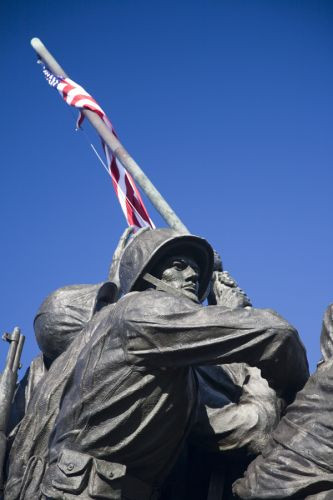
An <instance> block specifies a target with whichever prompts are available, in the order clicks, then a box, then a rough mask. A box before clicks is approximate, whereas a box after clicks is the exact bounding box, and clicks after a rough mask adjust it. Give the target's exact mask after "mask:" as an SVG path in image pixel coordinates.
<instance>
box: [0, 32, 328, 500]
mask: <svg viewBox="0 0 333 500" xmlns="http://www.w3.org/2000/svg"><path fill="white" fill-rule="evenodd" d="M31 43H32V46H33V48H34V49H35V51H36V52H37V54H38V56H39V59H40V62H41V63H42V65H43V73H44V75H45V77H46V79H47V81H48V83H49V84H50V85H51V86H52V87H54V88H55V89H57V90H58V91H59V92H60V94H61V95H62V97H63V98H64V99H65V101H66V102H67V103H68V104H69V105H72V106H75V107H77V108H78V109H79V111H80V116H79V120H78V126H80V124H81V122H82V120H83V119H84V118H87V119H88V120H90V122H91V123H92V125H93V126H94V127H95V128H96V130H97V132H98V134H99V136H100V138H101V140H102V145H103V149H104V152H105V157H106V165H105V167H106V168H107V170H108V171H109V173H110V175H111V177H112V182H113V185H114V187H115V190H116V192H117V195H118V198H119V201H120V203H121V206H122V208H123V211H124V213H125V216H126V219H127V222H128V225H129V227H128V228H127V229H126V230H125V231H124V233H123V235H122V236H121V237H120V240H119V243H118V246H117V248H116V249H115V252H114V256H113V259H112V262H111V266H110V270H109V277H108V280H107V281H105V282H103V283H98V284H93V285H83V284H78V285H72V286H66V287H63V288H60V289H57V290H56V291H54V292H53V293H51V294H50V295H49V296H48V297H46V299H45V300H44V301H43V303H42V304H41V306H40V308H39V310H38V311H37V313H36V316H35V319H34V330H35V335H36V339H37V342H38V345H39V347H40V351H41V352H40V355H39V356H37V357H36V358H35V359H34V360H33V361H32V363H31V365H30V367H29V369H28V370H27V372H26V373H25V375H24V376H23V378H22V380H21V381H20V382H19V383H18V382H17V371H18V368H19V360H20V354H21V351H22V347H23V341H24V337H23V336H22V335H21V334H20V331H19V329H18V328H16V329H14V331H13V333H12V334H5V340H8V341H9V343H10V346H9V349H8V356H7V361H6V366H5V368H4V370H3V372H2V376H1V381H0V382H1V386H0V401H1V405H0V431H1V432H0V437H1V440H0V447H1V448H0V468H1V492H2V493H1V495H2V497H3V498H5V499H6V500H7V499H8V500H19V499H20V500H31V499H66V500H67V499H76V498H81V499H124V500H149V499H151V500H152V499H155V500H157V499H160V500H206V499H207V500H222V499H223V500H228V499H231V498H242V499H287V498H288V499H289V498H290V499H291V498H297V499H333V424H332V423H331V422H332V415H333V413H332V409H333V361H332V359H333V306H330V307H329V308H328V309H327V311H326V313H325V316H324V321H323V328H322V334H321V351H322V359H321V361H320V362H319V364H318V368H317V370H316V372H315V373H314V374H313V375H312V376H309V371H308V363H307V358H306V353H305V349H304V347H303V344H302V342H301V340H300V338H299V336H298V333H297V332H296V330H295V329H294V328H293V327H292V326H291V325H290V324H289V323H288V322H287V321H286V320H285V319H284V318H282V317H281V316H280V315H279V314H278V313H277V312H275V311H272V310H270V309H256V308H254V307H252V304H251V302H250V300H249V298H248V297H247V295H246V294H245V292H243V291H242V290H241V289H240V288H239V287H238V285H237V283H236V282H235V280H234V279H233V278H232V277H231V276H230V274H229V273H228V272H226V271H224V270H223V268H222V260H221V258H220V256H219V254H218V251H216V250H215V249H214V250H213V248H212V247H211V245H210V244H209V243H208V242H207V241H206V240H205V239H203V238H201V237H198V236H194V235H192V234H190V233H189V231H188V230H187V228H186V227H185V226H184V224H183V223H182V222H181V221H180V219H179V218H178V217H177V216H176V214H175V213H174V212H173V210H172V209H171V207H170V206H169V205H168V204H167V203H166V201H165V200H164V199H163V198H162V196H161V195H160V193H159V192H158V191H157V190H156V189H155V187H154V186H153V185H152V183H151V182H150V181H149V179H147V177H146V176H145V175H144V173H143V172H142V170H141V169H140V168H139V167H138V165H137V164H136V163H135V161H134V160H133V159H132V158H131V157H130V155H129V154H128V153H127V151H126V150H125V149H124V148H123V146H122V145H121V143H120V142H119V140H118V138H117V136H116V134H115V132H114V129H113V128H112V125H111V123H110V121H109V120H108V118H107V116H106V115H105V113H104V111H103V109H102V108H101V107H100V106H99V105H98V104H97V102H96V101H95V100H94V99H93V98H92V97H91V96H90V95H89V94H88V93H87V92H86V91H85V90H84V89H83V88H82V87H80V86H79V85H78V84H77V83H75V82H74V81H72V80H71V79H69V78H68V76H67V75H66V73H65V72H64V70H63V69H62V68H61V66H59V64H58V63H57V62H56V60H55V59H54V58H53V57H52V55H51V54H50V53H49V52H48V51H47V49H46V48H45V46H44V45H43V44H42V43H41V41H40V40H38V39H36V38H35V39H33V40H32V42H31ZM135 182H137V184H138V185H139V186H140V187H141V188H142V190H143V191H144V192H145V194H146V195H147V196H148V197H149V199H150V200H151V201H152V203H153V204H154V206H155V207H156V208H157V210H158V211H159V212H160V213H161V215H162V216H163V217H164V219H165V221H166V223H167V225H168V226H169V227H168V228H162V229H157V228H155V227H154V224H153V223H152V221H151V219H150V217H149V215H148V213H147V211H146V209H145V207H144V204H143V202H142V199H141V197H140V194H139V191H138V189H137V188H136V185H135Z"/></svg>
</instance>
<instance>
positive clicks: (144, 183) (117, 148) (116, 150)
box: [31, 38, 189, 233]
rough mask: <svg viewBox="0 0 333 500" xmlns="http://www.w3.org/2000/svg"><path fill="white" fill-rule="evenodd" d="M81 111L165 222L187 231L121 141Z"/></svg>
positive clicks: (47, 58)
mask: <svg viewBox="0 0 333 500" xmlns="http://www.w3.org/2000/svg"><path fill="white" fill-rule="evenodd" d="M31 45H32V47H33V49H34V50H35V51H36V52H37V54H38V56H39V57H40V58H41V59H42V61H43V62H44V63H45V65H46V66H48V68H49V69H50V70H51V71H52V73H53V74H54V75H56V76H62V77H64V78H68V75H67V74H66V73H65V71H64V70H63V69H62V67H61V66H60V65H59V64H58V62H57V61H56V60H55V58H54V57H53V56H52V54H50V52H49V51H48V50H47V48H46V47H45V45H44V44H43V43H42V42H41V41H40V40H39V38H33V39H32V40H31ZM82 113H83V115H84V116H85V117H87V118H88V120H89V121H90V123H91V124H92V125H93V127H95V129H96V131H97V132H98V134H99V135H100V136H101V138H102V139H103V141H104V142H105V143H106V144H107V145H108V146H109V148H110V149H111V150H112V152H113V154H114V155H115V156H116V157H117V158H118V159H119V161H120V162H121V163H122V165H123V166H124V167H125V168H126V170H127V171H128V172H129V173H130V174H131V175H132V176H133V177H134V179H135V180H136V182H137V183H138V184H139V185H140V187H141V189H142V190H143V191H144V192H145V194H146V195H147V196H148V198H149V199H150V201H151V202H152V204H153V205H154V207H155V208H156V210H158V212H159V213H160V214H161V216H162V217H163V218H164V220H165V221H166V223H167V224H168V225H169V226H170V227H172V228H173V229H176V230H178V231H180V232H182V233H189V230H188V229H187V227H186V226H185V225H184V224H183V223H182V221H181V220H180V219H179V217H178V216H177V215H176V214H175V212H174V211H173V210H172V208H171V207H170V205H169V204H168V203H167V202H166V201H165V199H164V198H163V196H162V195H161V193H160V192H159V191H158V190H157V189H156V188H155V186H154V185H153V184H152V183H151V181H150V180H149V179H148V177H147V176H146V174H145V173H144V172H143V171H142V170H141V168H140V167H139V165H138V164H137V163H136V161H135V160H134V159H133V158H132V157H131V156H130V155H129V153H128V152H127V151H126V149H125V148H124V147H123V145H122V144H121V142H120V141H119V140H118V139H117V137H115V136H114V135H113V133H112V132H111V131H110V130H109V129H108V128H107V126H106V125H105V124H104V122H103V120H102V119H101V118H100V117H99V116H98V115H97V113H94V111H90V110H89V109H82Z"/></svg>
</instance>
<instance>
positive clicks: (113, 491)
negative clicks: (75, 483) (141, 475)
mask: <svg viewBox="0 0 333 500" xmlns="http://www.w3.org/2000/svg"><path fill="white" fill-rule="evenodd" d="M125 476H126V466H125V465H122V464H118V463H115V462H106V461H105V460H98V459H96V458H95V459H93V463H92V468H91V474H90V480H89V488H88V490H89V495H90V496H91V498H98V499H105V500H121V492H122V487H123V482H124V478H125Z"/></svg>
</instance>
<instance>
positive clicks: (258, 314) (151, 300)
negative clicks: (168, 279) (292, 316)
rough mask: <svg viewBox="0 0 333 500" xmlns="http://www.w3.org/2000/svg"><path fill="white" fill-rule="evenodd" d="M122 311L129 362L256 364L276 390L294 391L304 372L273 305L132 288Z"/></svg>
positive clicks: (296, 345) (299, 347)
mask: <svg viewBox="0 0 333 500" xmlns="http://www.w3.org/2000/svg"><path fill="white" fill-rule="evenodd" d="M123 311H124V313H123V322H122V324H123V327H125V332H124V333H125V336H126V351H127V355H128V357H129V361H130V362H131V363H134V364H137V365H145V366H150V367H152V368H153V367H162V366H164V367H176V366H178V367H179V366H189V365H204V364H218V363H233V362H246V363H248V364H250V365H252V366H257V367H258V368H260V369H261V370H262V373H263V376H264V377H265V378H266V379H267V380H268V381H269V383H270V385H271V386H272V387H273V388H274V389H275V390H276V391H277V392H278V393H281V391H282V392H284V393H286V390H287V392H288V391H290V392H291V393H292V394H293V395H294V391H297V390H300V389H301V388H302V387H303V385H304V384H305V382H306V380H307V378H308V364H307V359H306V355H305V349H304V347H303V344H302V343H301V341H300V339H299V336H298V334H297V332H296V330H295V329H294V328H293V327H292V326H290V325H289V324H288V323H287V322H286V321H285V320H284V319H283V318H281V317H280V316H279V315H278V314H277V313H275V312H274V311H271V310H267V309H263V310H260V309H254V308H251V309H250V308H249V309H233V310H232V309H228V308H225V307H223V306H207V307H201V306H199V305H196V304H194V303H192V302H191V301H189V300H187V299H182V298H177V299H175V297H173V296H169V295H168V294H166V293H164V292H156V291H152V292H146V293H145V292H140V293H138V294H135V296H134V297H133V298H132V300H131V301H130V302H128V303H127V306H126V308H125V309H123ZM284 396H285V397H287V394H284ZM287 399H290V398H288V397H287Z"/></svg>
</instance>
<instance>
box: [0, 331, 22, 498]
mask: <svg viewBox="0 0 333 500" xmlns="http://www.w3.org/2000/svg"><path fill="white" fill-rule="evenodd" d="M2 338H3V340H5V341H7V342H9V343H10V346H9V349H8V353H7V359H6V365H5V369H4V371H3V372H2V374H1V378H0V496H1V494H2V490H3V483H4V463H5V457H6V446H7V426H8V420H9V416H10V408H11V404H12V401H13V396H14V392H15V388H16V382H17V372H18V370H19V368H20V358H21V353H22V349H23V344H24V340H25V337H24V336H23V335H21V332H20V329H19V328H18V327H15V328H14V330H13V333H11V334H10V333H5V334H4V335H3V337H2Z"/></svg>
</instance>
